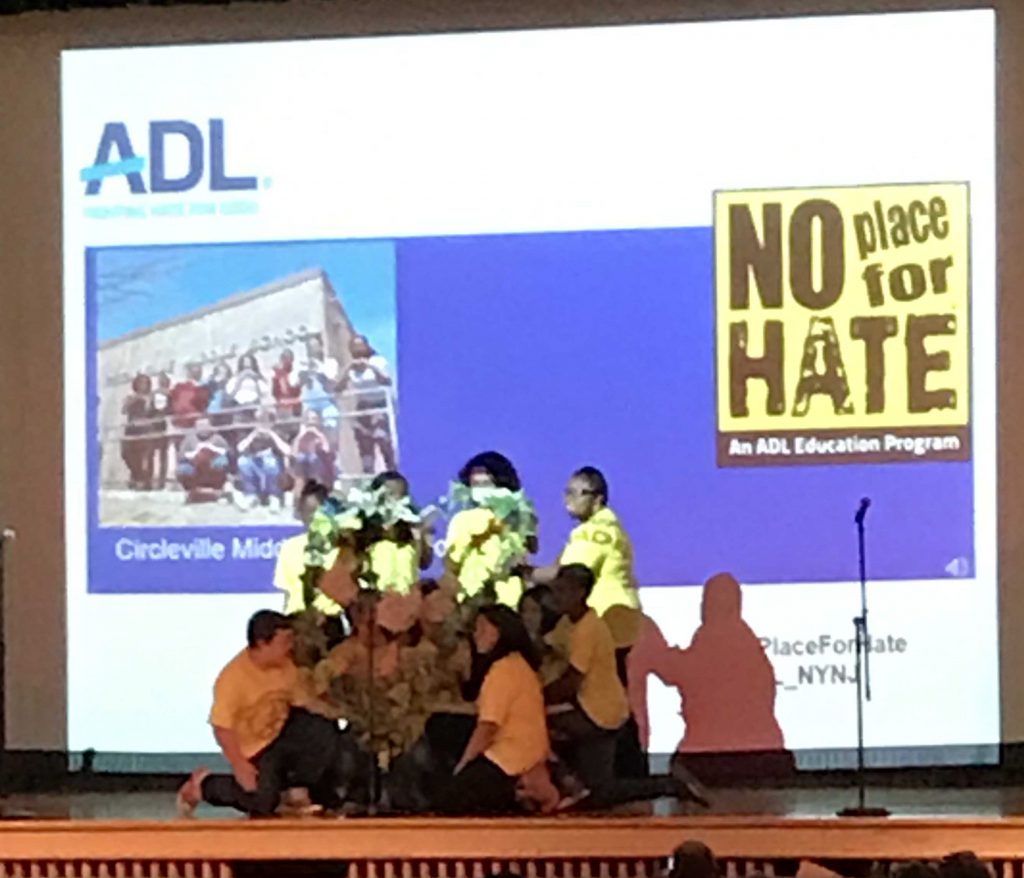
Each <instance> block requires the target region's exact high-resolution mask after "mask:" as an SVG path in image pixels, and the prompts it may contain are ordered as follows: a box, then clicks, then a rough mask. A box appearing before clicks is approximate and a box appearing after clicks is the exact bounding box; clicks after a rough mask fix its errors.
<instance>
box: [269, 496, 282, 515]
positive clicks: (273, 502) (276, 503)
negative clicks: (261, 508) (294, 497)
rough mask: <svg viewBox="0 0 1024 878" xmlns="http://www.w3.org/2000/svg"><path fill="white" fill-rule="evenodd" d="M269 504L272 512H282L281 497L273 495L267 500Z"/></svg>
mask: <svg viewBox="0 0 1024 878" xmlns="http://www.w3.org/2000/svg"><path fill="white" fill-rule="evenodd" d="M267 505H268V506H269V507H270V511H271V512H280V511H281V498H280V497H271V498H270V499H269V500H268V501H267Z"/></svg>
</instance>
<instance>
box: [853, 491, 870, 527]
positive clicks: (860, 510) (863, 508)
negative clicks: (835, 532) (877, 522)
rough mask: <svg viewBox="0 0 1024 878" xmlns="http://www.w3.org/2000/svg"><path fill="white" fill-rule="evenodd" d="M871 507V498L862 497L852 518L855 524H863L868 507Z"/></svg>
mask: <svg viewBox="0 0 1024 878" xmlns="http://www.w3.org/2000/svg"><path fill="white" fill-rule="evenodd" d="M870 505H871V498H870V497H864V498H863V499H862V500H861V501H860V506H858V507H857V514H856V515H855V516H853V520H854V521H855V522H856V523H857V524H864V517H865V516H866V515H867V514H868V507H869V506H870Z"/></svg>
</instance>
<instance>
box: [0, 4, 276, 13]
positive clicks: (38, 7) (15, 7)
mask: <svg viewBox="0 0 1024 878" xmlns="http://www.w3.org/2000/svg"><path fill="white" fill-rule="evenodd" d="M284 2H287V0H0V15H20V14H22V13H25V12H54V11H56V12H70V11H71V10H74V9H118V8H120V9H126V8H128V7H133V6H227V5H228V4H229V3H231V4H234V3H284Z"/></svg>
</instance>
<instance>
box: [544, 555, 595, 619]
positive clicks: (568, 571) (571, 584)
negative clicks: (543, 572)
mask: <svg viewBox="0 0 1024 878" xmlns="http://www.w3.org/2000/svg"><path fill="white" fill-rule="evenodd" d="M593 589H594V573H593V571H592V570H591V569H590V568H589V567H587V566H586V565H585V564H564V565H562V566H561V567H559V568H558V574H557V575H556V576H555V580H554V582H552V583H551V590H552V591H553V592H554V594H555V606H556V607H557V608H558V611H559V612H560V613H561V614H562V615H565V616H568V617H569V618H570V619H573V620H574V621H575V620H576V619H578V618H579V617H580V616H582V615H583V614H584V613H585V612H586V611H587V598H589V597H590V592H591V591H593Z"/></svg>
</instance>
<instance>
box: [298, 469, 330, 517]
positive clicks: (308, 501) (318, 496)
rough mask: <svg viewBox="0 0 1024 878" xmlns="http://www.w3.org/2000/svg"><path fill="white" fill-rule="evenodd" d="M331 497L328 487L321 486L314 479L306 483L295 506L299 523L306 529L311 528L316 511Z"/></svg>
mask: <svg viewBox="0 0 1024 878" xmlns="http://www.w3.org/2000/svg"><path fill="white" fill-rule="evenodd" d="M329 496H330V491H328V490H327V486H326V485H321V484H320V483H319V482H318V481H316V480H314V479H310V480H309V481H308V482H306V484H304V485H303V486H302V491H301V492H299V499H298V502H297V503H296V504H295V514H296V515H297V516H298V518H299V521H301V522H302V523H303V524H304V525H305V526H306V527H309V523H310V522H311V521H312V520H313V516H314V515H315V514H316V511H317V510H318V509H319V508H320V507H321V506H322V505H323V503H324V501H325V500H326V499H327V498H328V497H329Z"/></svg>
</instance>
